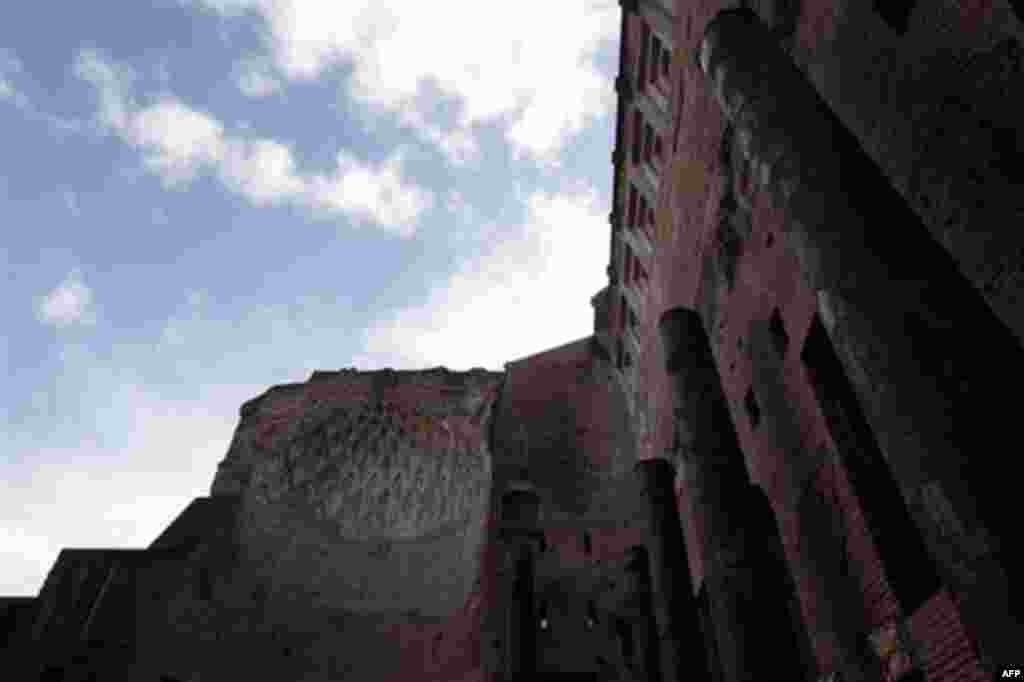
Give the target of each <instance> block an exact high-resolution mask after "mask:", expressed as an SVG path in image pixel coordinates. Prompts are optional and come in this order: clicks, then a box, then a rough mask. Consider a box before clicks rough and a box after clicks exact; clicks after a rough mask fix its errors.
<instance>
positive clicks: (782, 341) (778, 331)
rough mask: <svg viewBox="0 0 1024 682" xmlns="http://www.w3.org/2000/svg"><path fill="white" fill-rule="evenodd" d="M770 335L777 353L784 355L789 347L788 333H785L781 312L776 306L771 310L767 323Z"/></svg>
mask: <svg viewBox="0 0 1024 682" xmlns="http://www.w3.org/2000/svg"><path fill="white" fill-rule="evenodd" d="M768 328H769V330H770V331H771V335H772V345H773V346H775V351H776V352H777V353H778V354H779V355H785V354H786V349H787V348H788V347H789V334H787V333H786V323H785V322H784V321H783V320H782V314H781V313H780V312H779V309H778V308H776V309H775V310H773V311H772V319H771V321H770V322H769V323H768Z"/></svg>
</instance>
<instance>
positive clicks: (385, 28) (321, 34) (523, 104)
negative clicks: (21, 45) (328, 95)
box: [193, 0, 618, 157]
mask: <svg viewBox="0 0 1024 682" xmlns="http://www.w3.org/2000/svg"><path fill="white" fill-rule="evenodd" d="M193 2H194V3H195V4H198V5H200V6H204V7H206V8H208V9H212V10H214V11H217V12H220V13H222V14H224V15H228V16H235V15H239V14H242V13H245V12H249V13H254V14H255V15H257V16H259V17H261V18H262V20H263V21H264V22H265V24H266V28H267V36H268V37H267V43H268V44H267V47H268V52H269V54H270V56H272V58H273V59H274V62H275V63H276V65H277V67H278V68H279V70H280V71H281V72H282V73H283V74H284V75H285V76H286V77H288V78H290V79H296V80H303V79H313V78H316V77H318V76H320V75H321V74H322V73H323V72H324V71H325V70H326V69H328V68H330V67H332V66H334V65H336V64H339V63H343V64H344V63H351V64H353V65H354V72H353V77H352V80H351V94H352V95H353V96H355V97H357V98H359V99H360V100H362V101H364V102H366V103H368V104H370V105H373V106H377V107H382V108H384V109H386V110H390V111H396V112H406V113H407V112H409V111H410V110H412V111H413V112H414V114H413V115H412V116H409V117H407V120H408V121H410V122H412V123H413V124H414V125H417V126H421V127H423V128H424V130H423V132H424V134H425V135H426V136H428V137H439V136H442V135H443V134H447V135H452V136H455V137H456V138H459V137H467V136H469V137H471V136H472V126H473V125H474V124H478V123H483V122H490V121H495V120H497V119H499V118H507V119H508V121H509V128H508V131H507V134H508V138H509V140H510V141H511V142H512V143H513V144H514V145H515V146H516V147H517V149H518V150H519V151H525V152H529V153H532V154H535V155H537V156H540V157H550V156H552V155H554V154H555V153H556V152H557V150H558V148H559V147H560V146H561V145H562V143H563V142H564V141H565V140H566V139H567V137H568V136H570V135H572V134H574V133H576V132H578V131H579V130H581V129H582V128H583V126H584V125H585V123H586V121H587V118H588V117H590V116H596V115H600V114H602V113H605V112H607V111H609V110H610V108H611V106H612V104H613V98H612V93H611V87H610V83H608V82H606V79H605V78H603V77H602V76H601V75H600V74H599V73H598V71H597V68H596V66H595V64H594V60H593V56H594V53H595V51H596V50H597V48H598V46H599V45H601V44H602V42H604V41H610V40H612V39H613V38H614V36H615V32H616V30H617V29H618V8H617V4H616V3H615V2H614V0H560V1H559V2H554V3H552V2H548V0H523V1H521V2H516V3H505V4H495V3H485V2H477V3H448V4H447V8H446V9H447V11H444V9H442V8H441V7H439V5H438V4H437V3H425V2H418V1H416V0H353V1H351V2H322V1H321V0H193ZM428 84H433V85H435V86H436V87H438V88H439V89H440V90H441V91H442V92H443V93H446V94H450V95H454V96H456V97H458V98H460V100H461V102H462V104H463V108H462V111H461V113H460V117H459V120H458V121H457V123H456V124H455V126H454V127H447V128H444V127H438V126H437V125H436V124H430V123H429V119H428V118H427V117H426V116H425V115H423V112H422V111H419V112H418V113H419V114H420V115H418V116H417V115H416V110H417V109H418V108H419V106H420V105H419V103H418V101H417V94H418V93H420V92H421V91H422V90H423V88H425V87H427V85H428ZM441 139H446V136H444V137H441ZM449 144H454V143H449ZM457 148H458V147H457Z"/></svg>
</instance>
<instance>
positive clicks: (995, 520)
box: [700, 10, 1024, 670]
mask: <svg viewBox="0 0 1024 682" xmlns="http://www.w3.org/2000/svg"><path fill="white" fill-rule="evenodd" d="M700 61H701V68H702V69H703V71H704V73H705V75H706V77H707V79H708V82H709V86H710V87H711V88H712V89H713V91H714V95H715V97H716V98H717V99H718V102H719V104H720V105H721V107H722V110H723V112H724V114H725V116H726V117H727V118H728V119H729V120H730V121H731V122H732V123H733V124H734V125H735V127H736V132H737V135H738V137H739V139H740V140H741V143H742V145H741V146H742V147H743V152H744V154H745V155H746V156H747V158H748V159H750V160H751V162H752V165H753V167H754V168H755V169H756V173H755V175H756V176H757V177H758V179H759V181H760V183H761V184H762V185H764V186H765V188H766V189H767V190H768V191H769V192H770V193H771V195H772V197H773V199H774V200H775V201H776V203H777V204H778V205H779V206H780V207H782V208H784V209H785V211H786V213H787V216H786V217H787V224H786V228H785V229H786V230H787V233H786V239H787V242H788V246H789V247H790V248H792V249H794V251H795V252H796V254H797V256H798V258H799V262H800V268H801V271H802V274H803V276H804V278H805V280H806V281H807V283H808V285H809V286H811V287H812V288H813V289H815V290H816V291H817V292H818V312H819V314H820V316H821V319H822V321H823V323H824V326H825V328H826V331H827V333H828V336H829V339H830V341H831V342H832V344H833V345H834V347H835V349H836V352H837V355H838V356H839V358H840V360H841V362H842V364H843V367H844V369H845V371H846V373H847V375H848V376H849V377H850V380H851V383H852V384H853V386H854V390H855V392H856V393H857V398H858V400H859V401H860V402H861V404H862V406H863V408H864V412H865V415H866V416H867V420H868V422H869V425H870V426H871V429H872V430H873V431H874V433H875V435H876V437H877V439H878V442H879V445H880V447H881V450H882V453H883V455H884V457H885V460H886V462H887V464H888V466H889V467H890V468H891V470H892V472H893V476H894V478H895V479H896V481H897V483H898V485H899V488H900V490H901V492H902V495H903V496H904V498H905V500H906V502H907V506H908V507H909V509H910V511H911V515H912V516H913V519H914V522H915V523H916V524H917V526H918V527H919V528H920V531H921V533H922V535H923V536H924V538H925V542H926V544H927V546H928V550H929V552H930V553H931V554H932V556H933V558H934V559H935V561H936V564H937V565H938V566H939V567H940V571H941V573H942V578H943V580H944V582H946V583H947V584H948V585H949V586H950V587H951V589H952V590H953V591H954V593H955V594H956V595H957V601H958V604H959V607H960V611H961V615H962V617H963V618H964V620H965V622H966V623H967V624H968V626H969V629H970V631H971V634H972V636H973V638H974V640H975V642H976V644H977V645H978V647H979V649H980V650H981V654H982V656H983V658H984V659H985V665H986V667H988V668H990V669H991V670H994V669H995V667H996V665H997V664H998V663H999V662H1004V661H1007V660H1011V659H1012V658H1013V656H1014V655H1015V651H1016V649H1017V647H1019V642H1021V641H1024V626H1022V623H1024V614H1022V612H1021V604H1020V599H1019V595H1018V594H1016V592H1017V591H1018V590H1017V588H1016V586H1014V589H1013V590H1011V589H1010V580H1011V576H1012V577H1013V578H1012V579H1014V580H1019V578H1017V576H1019V575H1021V567H1020V565H1019V563H1018V562H1017V560H1016V559H1011V554H1010V552H1011V550H1013V549H1015V548H1014V547H1013V544H1014V543H1013V540H1014V539H1016V538H1017V536H1018V534H1019V531H1018V529H1017V528H1016V527H1015V524H1016V517H1015V515H1013V514H1007V513H1006V512H1005V505H1004V503H1005V501H1006V500H1011V499H1014V498H1015V497H1016V496H1017V495H1018V492H1017V490H1016V488H1017V487H1018V485H1017V484H1018V481H1019V477H1017V476H1016V475H1014V474H1015V465H1016V461H1015V460H1016V458H1014V457H1008V456H1006V445H1005V444H1006V443H1014V442H1016V441H1017V440H1018V437H1017V429H1016V424H1017V423H1018V422H1019V419H1020V416H1019V408H1018V407H1017V403H1018V401H1016V400H1013V399H1012V398H1008V397H1006V396H1008V395H1009V396H1012V395H1013V394H1014V393H1015V392H1016V391H1019V390H1020V377H1022V376H1024V350H1022V348H1021V346H1020V343H1019V342H1018V340H1017V339H1016V337H1015V336H1013V334H1012V332H1010V330H1009V329H1008V328H1007V327H1006V326H1005V325H1004V324H1003V323H1002V322H1001V321H999V320H998V318H996V317H995V316H994V315H993V314H992V312H991V311H990V310H989V308H988V306H987V304H986V303H985V301H984V299H983V298H982V297H981V295H980V294H979V293H978V292H977V291H976V290H975V289H974V287H973V286H972V285H971V284H970V282H968V281H967V279H966V278H965V277H964V276H963V275H962V274H961V272H960V271H959V269H958V267H957V265H956V263H955V261H954V260H953V258H952V257H951V256H950V255H949V253H947V252H946V251H945V250H944V249H943V248H942V246H941V245H940V244H938V243H937V242H936V241H935V240H934V239H933V238H932V236H931V234H930V233H929V232H928V230H927V228H926V227H925V226H924V225H923V224H922V223H921V220H920V219H919V218H918V216H917V214H915V213H914V212H913V211H912V210H911V209H910V208H909V207H908V206H907V204H906V202H905V201H904V200H903V198H902V196H900V195H899V193H898V192H897V191H896V190H895V189H894V188H893V187H892V186H891V185H890V183H889V182H888V180H887V178H886V177H885V175H884V174H883V173H882V171H881V170H880V169H879V168H878V166H877V165H875V163H874V161H873V160H872V159H871V158H870V157H868V156H867V155H866V154H865V153H864V151H863V150H862V149H861V147H860V144H859V142H858V140H857V139H856V138H855V137H854V136H853V134H852V133H850V131H849V130H847V129H846V127H845V126H844V125H843V124H842V122H841V121H840V120H839V119H838V118H837V117H836V116H835V115H834V114H833V112H832V111H831V109H830V108H829V106H828V105H827V104H826V103H825V102H824V101H823V100H822V99H821V97H820V96H819V95H818V93H817V91H816V90H815V89H814V87H813V85H812V84H811V83H810V82H809V81H808V80H807V78H806V77H805V76H804V74H803V73H802V72H801V71H800V70H799V68H798V67H797V66H796V65H795V64H794V63H793V62H792V60H791V59H790V58H789V56H788V55H787V54H786V53H785V52H784V51H783V50H782V49H781V48H780V47H779V46H778V44H777V43H776V42H775V41H774V40H772V38H771V36H770V34H769V31H768V29H767V28H766V27H765V26H764V25H763V24H762V23H761V22H760V21H759V20H758V19H757V17H756V15H754V14H753V13H752V12H750V11H749V10H727V11H723V12H720V13H719V14H718V15H717V16H716V18H715V19H714V20H713V21H711V22H710V23H709V24H708V27H707V29H706V32H705V35H704V39H703V42H702V45H701V53H700ZM1008 391H1009V393H1008Z"/></svg>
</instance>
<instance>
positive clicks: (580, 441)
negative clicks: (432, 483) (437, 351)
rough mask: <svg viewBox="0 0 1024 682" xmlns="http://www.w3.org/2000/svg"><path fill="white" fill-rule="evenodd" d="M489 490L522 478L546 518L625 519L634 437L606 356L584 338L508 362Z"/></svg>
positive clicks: (628, 509)
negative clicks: (534, 491) (538, 498)
mask: <svg viewBox="0 0 1024 682" xmlns="http://www.w3.org/2000/svg"><path fill="white" fill-rule="evenodd" d="M507 371H508V377H507V380H506V383H505V387H504V390H503V391H502V395H501V399H500V402H499V406H498V414H497V415H496V419H495V431H494V445H495V472H494V489H495V490H496V491H501V490H503V489H504V486H505V484H506V483H507V481H509V480H514V479H516V478H525V479H527V480H530V481H531V482H532V483H533V484H534V485H535V486H536V487H537V489H538V492H539V493H540V494H541V496H542V499H543V502H544V504H543V509H544V514H545V515H546V518H548V519H552V520H554V519H578V518H583V517H588V516H589V517H597V518H613V517H623V516H625V517H629V516H630V515H631V514H633V511H631V510H635V509H638V508H639V507H638V504H637V503H636V502H635V501H634V500H633V499H632V497H633V496H632V495H631V494H630V490H631V488H630V486H632V482H631V481H630V480H629V478H630V477H629V476H628V474H629V472H630V471H631V467H632V464H633V462H634V461H635V455H634V440H633V436H632V427H631V423H630V418H629V414H628V411H627V408H626V400H625V396H624V395H623V392H622V389H621V386H620V385H619V384H618V382H617V380H616V378H615V375H614V370H613V368H612V365H611V361H610V358H608V357H607V355H606V353H605V351H604V350H603V349H602V348H601V347H600V345H599V344H598V343H597V342H596V341H595V339H594V337H587V338H585V339H581V340H579V341H575V342H573V343H570V344H566V345H564V346H560V347H558V348H554V349H551V350H549V351H545V352H543V353H538V354H536V355H532V356H530V357H527V358H523V359H520V360H517V361H514V362H510V363H508V364H507Z"/></svg>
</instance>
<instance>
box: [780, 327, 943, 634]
mask: <svg viewBox="0 0 1024 682" xmlns="http://www.w3.org/2000/svg"><path fill="white" fill-rule="evenodd" d="M800 359H801V360H802V362H803V364H804V366H805V367H806V369H807V374H808V377H809V379H810V383H811V387H812V388H813V390H814V395H815V397H816V398H817V400H818V404H819V405H820V406H821V411H822V414H823V416H824V417H825V422H826V424H827V425H828V429H829V432H830V434H831V435H832V440H833V442H834V443H835V446H836V449H837V450H838V452H839V458H840V461H841V462H842V465H843V468H844V469H845V470H846V474H847V477H848V478H849V481H850V485H851V486H852V488H853V491H854V494H855V495H856V496H857V499H858V500H859V501H860V506H861V509H862V510H863V513H864V520H865V523H866V525H867V527H868V530H869V531H870V533H871V536H872V538H873V539H874V542H875V547H876V548H877V550H878V554H879V556H880V558H881V560H882V565H883V566H884V570H885V575H886V578H887V579H888V582H889V586H890V587H891V588H892V591H893V593H894V595H895V597H896V600H897V601H898V602H899V604H900V608H901V609H902V610H903V613H904V614H905V615H910V614H911V613H912V612H913V611H914V610H915V609H916V608H917V607H918V606H920V605H921V604H922V603H923V602H924V601H925V600H926V599H928V598H929V597H930V596H931V595H932V594H934V593H935V592H936V590H938V589H939V588H940V587H941V580H940V578H939V576H938V573H937V570H936V567H935V564H934V562H933V560H932V558H931V555H930V554H929V552H928V550H927V548H926V546H925V544H924V539H923V538H922V536H921V532H920V530H919V529H918V527H917V524H915V523H914V521H913V519H912V517H911V515H910V511H909V509H908V508H907V504H906V501H905V500H904V498H903V494H902V492H901V491H900V488H899V485H898V484H897V483H896V480H895V478H894V477H893V475H892V472H891V471H890V469H889V465H888V463H887V462H886V461H885V458H884V456H883V455H882V451H881V448H880V447H879V445H878V442H877V440H876V439H875V435H874V433H873V431H872V430H871V427H870V426H869V424H868V422H867V419H866V418H865V416H864V413H863V411H862V409H861V406H860V402H859V400H858V399H857V395H856V393H855V392H854V390H853V385H852V384H851V383H850V380H849V378H848V377H847V376H846V372H845V370H844V369H843V366H842V363H841V362H840V360H839V357H838V356H837V355H836V352H835V349H834V348H833V346H832V341H831V340H830V339H829V337H828V332H827V331H825V326H824V324H822V322H821V318H820V317H819V316H818V315H815V316H814V319H813V320H812V322H811V329H810V331H809V332H808V334H807V340H806V341H805V342H804V347H803V350H802V351H801V353H800Z"/></svg>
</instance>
